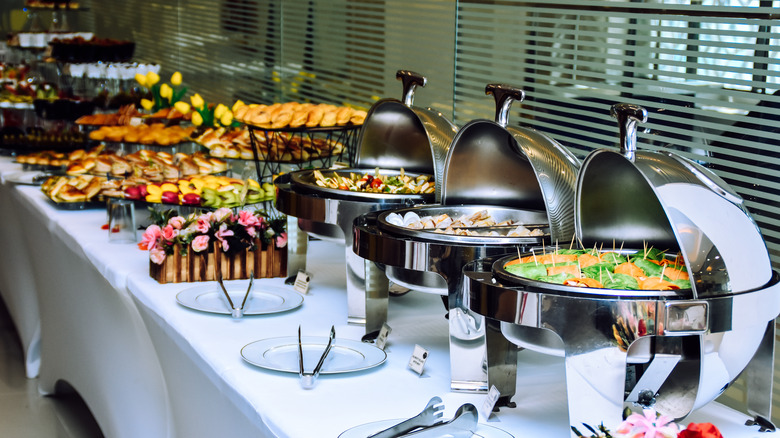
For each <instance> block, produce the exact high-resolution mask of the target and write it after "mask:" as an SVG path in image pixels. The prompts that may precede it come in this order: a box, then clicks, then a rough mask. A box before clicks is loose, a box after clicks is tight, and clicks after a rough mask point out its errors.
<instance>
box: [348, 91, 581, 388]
mask: <svg viewBox="0 0 780 438" xmlns="http://www.w3.org/2000/svg"><path fill="white" fill-rule="evenodd" d="M485 93H486V94H488V95H493V97H494V99H495V102H496V121H495V122H494V121H489V120H476V121H472V122H470V123H468V124H467V125H465V126H464V127H463V128H462V129H461V130H460V131H458V134H457V135H456V136H455V138H454V139H453V143H452V146H451V147H450V149H449V152H448V155H447V160H446V166H445V170H444V176H443V185H442V189H441V203H440V204H438V205H425V206H419V207H414V208H403V209H395V210H392V211H393V212H396V213H399V214H405V213H406V212H409V211H414V212H416V213H417V214H418V215H420V216H423V215H430V216H435V215H438V214H441V213H444V212H447V213H448V214H449V213H455V214H456V215H458V216H459V215H460V214H458V213H473V212H476V211H479V210H483V209H487V210H488V211H489V212H490V214H491V215H493V214H495V215H496V216H497V217H500V218H501V219H504V218H508V217H510V216H513V215H514V216H515V218H516V219H519V220H520V221H521V222H522V223H525V224H543V225H544V227H545V237H544V240H546V241H547V244H548V245H549V242H550V241H551V239H553V241H554V240H556V239H558V238H559V237H560V238H562V239H565V240H566V241H569V240H570V239H571V237H572V235H573V231H574V217H573V215H574V210H573V205H574V188H575V183H576V173H577V169H578V167H579V161H578V160H577V159H576V158H575V157H574V156H573V155H572V154H571V153H569V152H568V151H567V150H565V149H564V148H563V147H561V146H560V145H559V144H558V143H556V142H555V141H553V140H552V139H550V138H549V137H546V136H544V135H543V134H540V133H538V132H537V131H534V130H532V129H527V128H518V127H507V121H508V113H509V109H510V107H511V103H512V102H513V101H521V100H522V99H523V96H524V94H523V92H522V90H519V89H517V88H513V87H509V86H505V85H496V84H490V85H488V86H486V87H485ZM493 212H495V213H493ZM388 214H389V211H385V212H383V213H382V214H380V215H377V214H373V213H372V214H367V215H363V216H361V217H359V218H357V219H356V220H355V227H354V232H355V239H354V245H353V246H354V251H355V253H356V254H358V255H360V256H361V257H364V258H366V259H368V260H371V261H374V262H376V263H377V264H379V265H380V266H382V267H383V268H384V269H385V273H386V274H387V276H388V278H389V279H390V280H391V281H393V282H394V283H397V284H400V285H403V286H405V287H408V288H410V289H413V290H418V291H423V292H432V293H439V294H442V295H446V296H447V297H448V298H447V307H448V309H449V325H450V365H451V370H450V371H451V387H452V389H453V390H457V391H487V390H488V388H489V386H488V377H487V371H486V368H485V364H486V362H487V357H488V355H492V356H493V357H494V358H495V359H496V360H499V358H500V360H502V361H505V362H506V366H504V369H503V370H502V371H501V372H500V373H497V372H494V373H493V376H494V379H497V378H498V377H497V375H499V374H500V375H502V376H504V377H502V378H504V379H506V380H512V381H514V380H513V377H512V376H514V373H515V372H516V371H514V369H515V368H516V362H513V359H512V358H513V357H514V356H513V350H514V349H513V347H512V346H511V345H510V344H509V343H508V342H507V341H506V339H504V337H503V336H502V335H501V332H500V327H499V326H498V325H496V324H486V323H484V318H482V317H481V316H480V315H478V314H474V313H473V312H470V311H469V310H468V308H467V307H466V306H465V305H464V304H463V299H462V280H463V276H462V269H463V267H464V266H465V265H466V264H467V263H469V262H471V261H473V260H477V259H480V258H484V257H489V256H495V255H502V254H506V253H508V252H515V251H518V250H520V251H524V250H526V249H528V248H530V247H531V246H536V245H540V244H541V243H542V239H540V238H539V237H478V236H453V235H443V234H434V233H431V232H427V231H416V230H407V229H402V228H400V227H397V226H393V225H392V224H390V223H388V222H387V221H386V217H387V215H388ZM491 342H492V345H494V346H496V347H495V348H501V350H500V351H499V350H497V349H493V350H490V349H487V348H486V345H488V343H491ZM507 386H508V385H507ZM512 395H514V390H512V392H511V393H503V392H502V401H501V403H506V402H508V401H509V399H510V398H511V396H512Z"/></svg>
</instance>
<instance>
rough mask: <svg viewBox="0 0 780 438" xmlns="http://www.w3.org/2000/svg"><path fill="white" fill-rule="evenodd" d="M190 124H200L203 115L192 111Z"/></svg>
mask: <svg viewBox="0 0 780 438" xmlns="http://www.w3.org/2000/svg"><path fill="white" fill-rule="evenodd" d="M192 124H193V125H195V126H200V125H202V124H203V116H201V115H200V113H199V112H197V111H195V112H194V113H192Z"/></svg>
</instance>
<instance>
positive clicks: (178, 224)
mask: <svg viewBox="0 0 780 438" xmlns="http://www.w3.org/2000/svg"><path fill="white" fill-rule="evenodd" d="M184 222H185V221H184V218H183V217H181V216H174V217H172V218H171V219H170V220H169V221H168V225H170V226H172V227H173V228H175V229H177V230H181V228H182V227H183V226H184Z"/></svg>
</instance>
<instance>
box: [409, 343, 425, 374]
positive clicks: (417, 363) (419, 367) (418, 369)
mask: <svg viewBox="0 0 780 438" xmlns="http://www.w3.org/2000/svg"><path fill="white" fill-rule="evenodd" d="M426 360H428V350H426V349H424V348H423V347H421V346H419V345H417V344H415V345H414V351H413V352H412V358H411V359H409V368H411V369H412V371H414V372H415V373H417V374H419V375H421V376H422V374H423V368H425V361H426Z"/></svg>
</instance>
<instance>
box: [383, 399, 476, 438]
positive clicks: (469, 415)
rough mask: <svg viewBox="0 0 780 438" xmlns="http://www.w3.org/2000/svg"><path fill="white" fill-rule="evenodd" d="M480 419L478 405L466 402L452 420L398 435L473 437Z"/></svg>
mask: <svg viewBox="0 0 780 438" xmlns="http://www.w3.org/2000/svg"><path fill="white" fill-rule="evenodd" d="M478 421H479V412H478V411H477V408H476V406H474V405H472V404H471V403H466V404H465V405H463V406H461V407H459V408H458V410H457V411H456V412H455V416H454V417H452V419H451V420H450V421H445V422H443V423H437V424H434V425H433V426H430V427H424V428H422V429H419V430H415V431H412V432H411V433H408V434H405V435H397V436H398V437H399V438H407V437H408V438H441V437H447V438H471V437H473V436H474V434H475V433H476V430H477V422H478Z"/></svg>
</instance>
